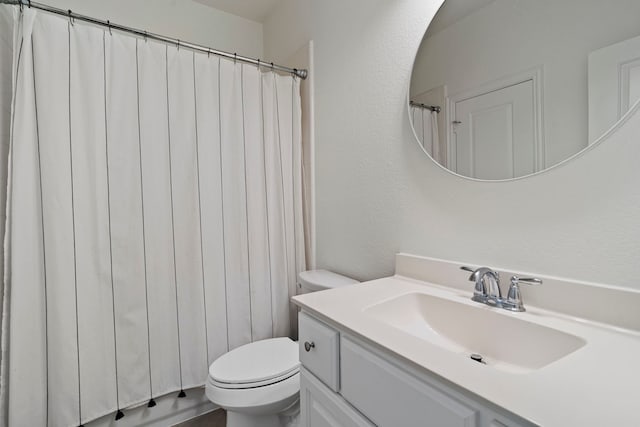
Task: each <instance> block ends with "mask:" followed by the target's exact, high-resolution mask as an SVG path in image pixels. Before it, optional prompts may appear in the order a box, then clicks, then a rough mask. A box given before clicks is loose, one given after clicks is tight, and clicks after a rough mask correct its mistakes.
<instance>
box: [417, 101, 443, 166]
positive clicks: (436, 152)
mask: <svg viewBox="0 0 640 427" xmlns="http://www.w3.org/2000/svg"><path fill="white" fill-rule="evenodd" d="M409 108H410V111H411V123H412V124H413V129H414V130H415V132H416V135H417V136H418V141H419V142H420V145H422V147H424V149H425V150H426V152H427V153H428V154H429V155H430V156H431V157H432V158H433V159H434V160H435V161H436V162H438V163H440V164H443V155H442V154H441V153H443V152H444V150H441V147H440V136H439V134H438V113H437V112H435V111H431V110H428V109H426V108H424V107H421V106H419V105H411V106H410V107H409Z"/></svg>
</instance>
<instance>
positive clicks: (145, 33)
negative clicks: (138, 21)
mask: <svg viewBox="0 0 640 427" xmlns="http://www.w3.org/2000/svg"><path fill="white" fill-rule="evenodd" d="M144 42H145V43H146V42H147V31H146V30H145V32H144Z"/></svg>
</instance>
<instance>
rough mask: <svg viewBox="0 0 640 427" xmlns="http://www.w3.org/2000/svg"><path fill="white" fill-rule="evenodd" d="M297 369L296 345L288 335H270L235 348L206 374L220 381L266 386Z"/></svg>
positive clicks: (298, 364)
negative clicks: (280, 336)
mask: <svg viewBox="0 0 640 427" xmlns="http://www.w3.org/2000/svg"><path fill="white" fill-rule="evenodd" d="M299 369H300V360H299V358H298V344H297V343H296V342H295V341H292V340H291V339H289V338H271V339H267V340H261V341H255V342H252V343H250V344H245V345H243V346H241V347H238V348H235V349H233V350H231V351H230V352H228V353H226V354H224V355H222V356H220V357H219V358H218V359H216V360H215V361H214V362H213V363H212V364H211V366H210V367H209V376H210V377H211V379H213V380H214V381H215V382H218V383H223V384H245V385H247V384H255V383H261V385H265V382H268V380H271V379H274V380H278V379H282V378H283V377H287V376H289V375H292V374H293V373H295V372H297V371H298V370H299Z"/></svg>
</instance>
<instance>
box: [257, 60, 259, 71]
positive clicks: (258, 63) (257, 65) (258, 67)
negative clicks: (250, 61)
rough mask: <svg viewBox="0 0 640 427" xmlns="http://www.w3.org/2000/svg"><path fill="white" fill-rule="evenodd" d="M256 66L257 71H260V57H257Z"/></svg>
mask: <svg viewBox="0 0 640 427" xmlns="http://www.w3.org/2000/svg"><path fill="white" fill-rule="evenodd" d="M257 66H258V71H260V58H258V64H257Z"/></svg>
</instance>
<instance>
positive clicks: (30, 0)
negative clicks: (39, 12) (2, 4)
mask: <svg viewBox="0 0 640 427" xmlns="http://www.w3.org/2000/svg"><path fill="white" fill-rule="evenodd" d="M28 1H29V9H31V0H28Z"/></svg>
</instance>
